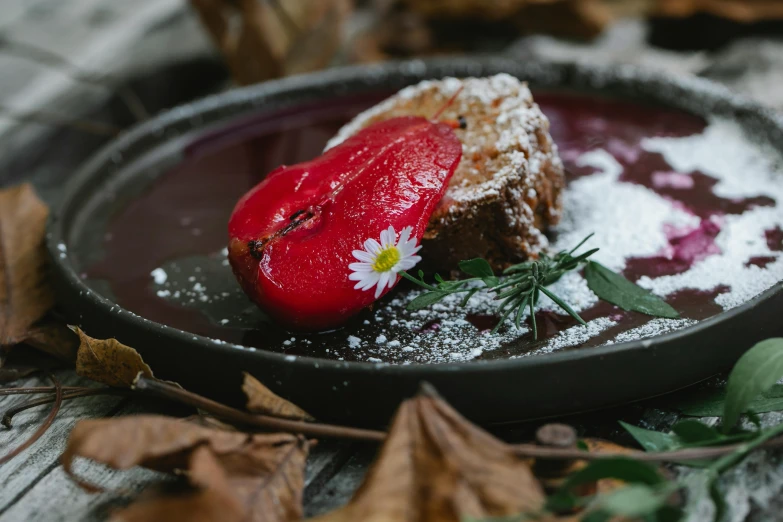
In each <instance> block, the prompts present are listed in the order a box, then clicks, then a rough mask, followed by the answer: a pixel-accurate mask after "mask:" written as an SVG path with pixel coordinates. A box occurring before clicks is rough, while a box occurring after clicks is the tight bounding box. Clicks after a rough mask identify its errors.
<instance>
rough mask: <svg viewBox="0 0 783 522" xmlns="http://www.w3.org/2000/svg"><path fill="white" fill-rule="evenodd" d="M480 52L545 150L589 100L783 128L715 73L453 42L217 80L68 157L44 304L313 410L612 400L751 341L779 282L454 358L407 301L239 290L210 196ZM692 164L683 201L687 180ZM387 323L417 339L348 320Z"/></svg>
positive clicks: (605, 109)
mask: <svg viewBox="0 0 783 522" xmlns="http://www.w3.org/2000/svg"><path fill="white" fill-rule="evenodd" d="M499 72H506V73H509V74H511V75H514V76H517V77H519V78H521V79H524V80H527V81H529V82H530V83H531V86H532V87H533V90H534V92H535V94H536V98H537V100H539V103H541V105H542V107H543V109H544V111H545V112H546V113H547V114H548V115H549V117H550V120H552V129H553V136H554V138H555V140H556V141H557V142H558V144H559V145H560V148H561V153H562V154H563V155H564V157H565V156H567V155H568V152H569V150H570V149H569V147H571V148H578V147H577V145H578V144H579V143H581V144H582V145H584V144H585V143H587V142H590V140H595V139H596V138H597V137H599V138H600V132H605V133H608V134H611V132H612V129H611V128H604V130H603V131H597V130H596V129H589V128H585V129H580V128H579V125H573V123H574V122H575V121H576V122H579V121H587V119H589V118H598V119H601V118H603V120H602V121H604V120H605V121H619V122H621V123H622V125H624V127H623V128H624V129H625V130H623V132H625V133H626V134H628V135H629V136H630V135H633V134H634V133H636V134H640V133H641V134H644V133H645V132H647V131H649V133H651V135H657V136H671V135H689V134H694V133H698V132H701V131H702V130H703V129H704V125H705V123H704V119H703V118H707V117H715V116H719V117H721V118H722V119H724V120H726V121H731V122H733V123H734V124H736V126H737V128H738V129H741V130H742V131H743V132H744V133H745V135H747V136H749V137H750V139H751V140H752V141H753V143H755V144H758V145H759V147H761V149H760V150H762V149H763V150H766V151H767V154H768V155H769V156H770V158H772V159H770V161H773V160H774V161H777V159H778V151H779V150H780V144H781V143H783V131H782V129H781V124H780V122H779V121H777V120H776V119H775V117H774V116H772V115H771V114H769V113H768V112H767V111H765V110H764V109H762V108H760V107H758V106H756V105H753V104H751V103H749V102H747V101H744V100H742V99H738V98H736V97H734V96H732V95H731V94H729V93H728V92H727V91H725V90H723V89H721V88H719V87H716V86H714V85H712V84H710V83H707V82H704V81H699V80H695V79H687V80H686V79H676V80H675V79H671V78H663V77H659V76H654V75H650V74H647V73H643V72H640V71H638V70H635V69H626V68H616V69H595V68H591V67H583V66H575V65H562V64H558V65H555V64H540V63H519V62H515V61H509V60H506V59H499V58H469V59H466V58H460V59H448V60H437V61H429V62H422V61H412V62H402V63H390V64H384V65H377V66H367V67H355V68H346V69H337V70H331V71H327V72H323V73H318V74H314V75H308V76H301V77H294V78H289V79H285V80H280V81H275V82H268V83H265V84H263V85H260V86H255V87H250V88H246V89H241V90H234V91H230V92H227V93H224V94H220V95H217V96H213V97H210V98H207V99H204V100H201V101H198V102H196V103H193V104H190V105H185V106H182V107H179V108H177V109H174V110H171V111H169V112H167V113H165V114H163V115H161V116H159V117H157V118H155V119H154V120H152V121H150V122H147V123H145V124H143V125H140V126H138V127H136V128H134V129H133V130H131V131H130V132H128V133H127V134H125V135H123V136H122V137H121V138H119V139H118V140H117V141H115V142H114V143H112V144H111V145H109V146H108V147H106V148H104V149H103V150H102V151H100V152H99V153H98V154H96V155H95V156H94V157H93V158H92V159H91V160H90V161H89V162H88V163H87V164H86V165H85V166H84V167H83V168H82V169H81V170H80V171H79V172H78V173H77V175H76V176H74V179H73V180H72V181H71V183H70V185H69V186H68V189H67V193H66V194H65V197H64V199H63V203H62V205H61V207H60V208H59V210H58V211H57V213H56V215H55V217H54V219H53V221H52V223H51V227H50V233H49V236H48V248H49V251H50V253H51V256H52V258H53V260H54V273H55V280H56V285H57V291H58V294H59V302H60V303H61V305H62V311H63V313H64V314H65V315H66V316H67V317H68V319H69V320H70V321H72V322H74V323H78V324H80V325H82V326H83V328H84V329H85V330H86V331H87V332H88V333H90V335H92V336H94V337H116V338H118V339H119V340H121V341H122V342H124V343H126V344H129V345H131V346H134V347H135V348H136V349H138V350H139V352H141V353H142V355H143V356H144V358H145V360H146V361H147V362H148V363H149V364H150V365H151V366H152V368H154V369H155V371H156V373H157V374H158V375H159V376H160V377H163V378H166V379H171V380H174V381H177V382H179V383H181V384H182V385H183V386H185V387H187V388H189V389H193V390H194V391H198V392H202V393H204V394H207V395H211V396H214V397H217V398H221V399H226V400H237V399H239V382H240V379H241V371H248V372H250V373H252V374H253V375H255V376H256V377H258V378H259V379H260V380H262V381H263V382H265V383H266V384H267V385H269V386H270V387H271V388H273V389H274V390H275V391H277V392H278V393H280V394H281V395H283V396H285V397H288V398H290V399H291V400H293V401H294V402H296V403H297V404H299V405H301V406H302V407H303V408H305V409H306V410H308V411H310V412H311V413H312V414H314V415H315V416H316V417H319V418H321V419H324V420H341V421H350V422H354V423H357V424H371V423H379V422H384V421H386V420H387V419H388V418H389V415H390V414H391V413H392V411H393V410H394V408H395V407H396V406H397V405H398V404H399V402H400V401H401V400H402V399H404V398H405V397H408V396H410V395H412V394H414V393H415V391H416V389H417V387H418V385H419V383H420V382H422V381H429V382H431V383H432V384H434V385H435V386H436V387H437V388H438V389H439V390H440V392H441V393H442V394H443V395H444V396H445V397H446V398H447V399H448V400H450V401H451V402H452V403H453V404H454V405H455V406H456V407H457V408H458V409H460V410H461V411H463V412H464V413H465V414H467V415H468V416H470V417H471V418H473V419H475V420H477V421H480V422H484V423H490V422H504V421H515V420H522V419H528V418H535V417H543V416H551V415H558V414H565V413H572V412H577V411H585V410H589V409H596V408H603V407H607V406H612V405H617V404H621V403H625V402H629V401H634V400H638V399H642V398H646V397H651V396H655V395H659V394H663V393H666V392H670V391H673V390H676V389H678V388H682V387H684V386H688V385H690V384H693V383H695V382H697V381H700V380H702V379H705V378H707V377H709V376H711V375H713V374H715V373H717V372H719V371H722V370H724V369H726V368H727V367H729V366H730V365H731V364H732V362H733V361H735V360H736V359H737V357H739V355H740V354H742V353H743V352H744V351H745V350H746V349H748V348H749V347H750V346H751V345H752V344H753V343H754V342H756V341H758V340H760V339H763V338H766V337H770V336H772V335H775V334H779V333H781V324H780V320H779V318H780V313H781V310H783V285H781V283H780V282H778V283H776V284H774V286H772V287H771V288H768V289H767V290H766V291H764V292H763V293H762V294H761V295H758V296H756V297H754V298H752V299H750V300H749V301H747V302H745V303H744V304H741V305H739V306H736V307H734V308H732V309H731V310H729V311H723V309H722V308H720V307H716V306H715V305H714V303H712V302H711V301H709V300H705V299H701V298H700V299H701V300H699V299H696V300H695V301H694V299H692V298H693V295H690V296H689V295H680V296H679V297H677V296H675V297H674V299H675V300H677V299H679V301H677V303H678V304H679V306H678V309H679V310H681V311H682V312H683V315H684V316H685V317H689V318H692V319H697V320H699V322H698V323H697V324H695V325H693V326H689V327H686V328H683V329H681V330H678V331H675V332H673V333H668V334H664V335H656V336H653V337H649V338H645V339H642V340H636V341H630V342H617V343H615V344H611V345H602V344H603V342H605V341H607V340H609V339H610V338H609V337H607V338H603V339H602V338H600V336H599V338H597V339H598V340H594V341H593V344H597V345H598V346H590V343H586V344H585V343H582V345H580V346H579V347H573V346H572V347H571V348H570V349H565V350H561V351H556V352H554V353H546V354H537V355H534V356H530V355H529V354H530V353H532V352H533V351H535V350H536V349H537V348H540V343H538V344H536V343H535V342H533V341H532V340H531V339H530V336H529V335H527V336H524V335H523V336H519V338H518V339H513V340H512V341H509V342H507V343H505V344H503V345H502V346H500V347H497V349H493V350H485V351H484V352H483V353H482V354H481V356H480V357H478V358H475V359H473V360H470V361H468V362H450V359H449V357H448V355H449V354H448V353H447V352H448V350H446V351H443V350H442V344H443V343H442V339H443V337H440V336H439V334H438V333H437V332H435V333H432V332H431V330H433V329H437V324H434V325H433V324H430V323H428V322H427V321H425V320H424V319H422V320H421V321H419V322H418V323H417V322H415V321H413V322H412V319H411V318H410V317H408V318H407V319H411V320H409V321H398V322H393V323H392V321H394V317H393V314H394V313H396V312H394V308H393V307H391V308H390V307H388V306H387V307H386V308H383V307H381V308H378V309H376V311H375V312H367V313H366V314H364V315H362V316H360V317H359V318H358V319H357V320H356V321H355V322H354V323H352V324H350V325H348V326H347V327H346V328H344V329H342V330H339V331H337V332H331V333H326V334H318V335H298V334H295V333H290V332H286V331H284V330H282V329H280V328H278V327H276V326H275V325H274V324H271V323H269V322H268V321H267V320H265V318H264V317H263V315H262V314H261V313H260V312H259V311H258V310H256V309H255V307H253V306H252V305H250V304H249V302H248V301H247V300H246V298H245V297H244V296H243V294H242V293H241V292H240V291H239V290H238V288H237V285H236V282H235V281H234V280H233V277H232V275H231V273H230V270H229V269H228V267H227V264H226V263H225V262H224V255H223V254H222V253H221V249H222V248H223V247H224V245H225V243H226V233H225V227H226V222H227V219H228V215H229V213H230V211H231V208H232V206H233V204H234V202H235V201H236V199H237V198H238V197H239V196H240V195H241V194H242V193H244V192H245V191H246V190H247V189H248V188H249V187H250V186H252V185H253V184H255V183H256V182H258V180H259V179H260V177H261V176H262V175H263V174H264V173H266V172H268V171H270V170H271V169H272V168H274V167H276V166H277V165H279V164H281V163H291V162H295V161H302V160H304V159H309V158H311V157H313V156H315V155H317V154H318V153H319V152H320V150H322V148H323V145H324V143H325V142H326V140H327V139H328V138H329V137H330V136H332V135H333V134H334V132H335V131H336V130H337V129H338V128H339V126H340V125H341V124H343V123H345V122H346V121H347V120H348V119H350V117H352V116H353V115H355V114H356V113H358V112H359V111H361V110H363V109H365V108H367V107H369V106H371V105H373V104H374V103H376V102H377V101H379V100H381V99H383V98H384V97H386V96H388V95H389V94H390V93H392V92H395V91H396V90H398V89H400V88H402V87H404V86H406V85H409V84H412V83H415V82H418V81H420V80H422V79H425V78H440V77H444V76H459V77H464V76H486V75H490V74H495V73H499ZM569 119H570V120H569ZM591 121H592V120H591ZM569 122H570V123H569ZM596 133H598V134H596ZM678 133H679V134H678ZM641 134H640V135H639V136H636V138H634V139H636V140H637V141H638V140H640V139H641V138H642V137H644V136H641ZM604 138H606V137H605V136H604ZM580 140H581V141H580ZM568 163H569V162H568V160H567V159H566V164H567V165H568ZM650 168H652V167H650ZM579 169H580V167H579V166H577V165H572V170H573V171H572V172H571V176H572V177H578V176H581V175H585V174H586V173H585V172H578V171H579ZM648 170H649V169H648ZM648 174H649V172H648ZM694 179H696V180H697V184H696V187H695V188H694V187H691V188H692V189H693V191H692V193H691V194H692V196H693V197H692V198H691V200H692V201H691V203H694V204H696V203H698V201H701V200H699V194H702V192H699V191H700V190H701V189H702V188H703V187H701V186H700V185H699V184H698V180H699V179H701V178H698V177H695V178H694ZM631 181H632V182H638V183H640V184H643V182H642V181H640V180H636V181H633V180H631ZM707 188H709V187H707ZM705 190H706V189H705ZM664 195H665V196H667V197H674V198H675V199H676V197H679V196H676V195H674V196H672V195H671V194H664ZM693 198H695V199H693ZM772 203H773V204H774V202H772ZM608 204H611V202H608ZM765 204H769V202H768V201H765V200H764V199H763V198H755V199H754V198H748V199H745V200H742V201H739V200H735V199H732V200H726V201H723V202H721V205H723V207H722V209H723V210H722V211H725V212H728V213H731V212H732V209H734V208H735V207H737V206H742V205H746V206H747V207H748V208H751V207H752V206H754V205H761V206H763V205H765ZM743 208H744V207H743ZM773 232H774V231H773ZM773 235H774V233H773ZM761 261H764V260H761ZM764 262H769V260H767V261H764ZM634 266H638V267H641V268H639V270H640V272H639V273H638V274H633V275H634V276H636V277H638V276H642V275H646V274H647V273H646V272H644V270H645V266H647V265H646V264H645V263H637V264H636V265H634ZM647 268H649V267H647ZM653 268H655V267H653ZM655 269H656V270H660V267H657V268H655ZM670 269H672V267H670V266H668V265H667V267H665V270H670ZM676 270H677V268H676V267H674V271H675V272H676ZM626 275H629V274H628V273H626ZM629 277H630V275H629ZM408 291H409V290H406V289H405V288H402V289H401V290H399V291H398V294H400V295H403V296H404V295H405V292H408ZM702 294H704V293H702ZM702 294H698V295H697V294H694V295H696V297H699V296H702V297H703V295H702ZM704 295H707V294H704ZM398 297H399V295H398ZM708 297H709V295H708ZM713 297H714V296H713ZM394 300H395V298H394V297H392V298H391V301H394ZM397 300H398V301H399V299H397ZM689 303H691V304H689ZM693 303H695V304H693ZM390 306H391V305H390ZM384 310H385V311H384ZM603 312H605V313H612V311H611V310H603ZM615 312H617V310H615ZM384 313H385V314H387V315H386V316H384ZM399 313H400V314H403V313H404V312H402V311H400V312H399ZM585 313H588V314H589V313H590V311H587V312H585ZM389 314H392V316H389ZM615 315H617V314H615ZM620 317H621V318H622V321H625V323H627V324H626V327H627V328H626V329H628V328H630V327H633V326H634V325H636V326H638V325H639V324H642V319H640V318H639V317H638V316H637V315H633V314H625V315H622V314H620ZM469 320H470V321H469V322H471V323H472V326H470V325H468V326H466V328H473V330H475V332H474V337H475V338H478V337H479V336H483V337H482V339H487V334H486V333H482V330H484V329H485V328H486V326H488V325H487V324H485V323H486V322H487V321H490V322H491V321H492V319H491V318H489V317H486V316H481V315H475V314H474V316H472V317H469ZM647 320H649V318H646V317H645V319H644V321H647ZM539 321H541V324H542V325H544V333H545V334H546V335H545V337H546V336H551V335H552V334H553V333H555V332H557V331H558V330H563V329H565V328H566V327H570V326H571V325H570V324H568V323H567V322H564V319H563V318H562V317H560V316H555V315H552V314H549V315H546V314H544V315H542V316H541V317H540V318H539ZM376 323H378V324H376ZM422 323H424V324H422ZM389 324H393V325H395V326H393V327H392V326H389ZM465 324H466V325H467V324H468V323H467V322H465ZM411 325H413V326H411ZM433 326H434V327H435V328H433ZM381 328H386V329H385V330H381ZM379 332H381V333H379ZM389 332H391V334H393V335H394V336H396V337H398V338H400V339H403V345H404V344H405V343H409V344H410V345H413V344H414V341H413V340H416V342H419V341H421V340H422V339H425V338H426V339H428V340H427V341H426V343H429V344H428V345H426V343H424V344H423V345H422V346H424V345H426V346H424V348H421V347H419V348H420V352H415V351H414V350H413V349H412V348H411V349H409V350H408V352H413V354H412V355H411V356H410V357H409V358H408V359H405V356H401V355H399V354H401V353H406V352H403V351H402V350H389V349H388V343H387V345H386V348H387V349H385V350H383V351H378V352H377V353H375V352H373V349H372V348H368V343H367V342H366V339H376V338H377V337H378V336H381V335H383V336H384V337H389V335H388V334H389ZM613 334H617V332H616V331H614V333H613ZM512 337H513V336H512ZM412 339H413V340H412ZM468 339H470V338H468ZM422 342H424V341H422ZM466 343H467V344H470V341H466ZM370 344H372V343H370ZM420 344H421V343H420ZM417 346H418V345H417ZM461 348H462V349H465V348H466V347H465V346H462V347H461ZM467 348H468V349H470V346H467ZM437 350H441V352H438V351H437ZM422 351H423V352H426V353H427V354H429V355H431V354H433V353H436V354H437V353H443V357H440V358H437V357H434V356H433V357H431V358H430V360H429V363H427V364H424V363H421V362H419V361H420V360H422V359H421V358H420V357H419V358H417V356H419V355H421V352H422ZM526 354H527V355H528V356H525V355H526ZM454 359H455V358H454V357H452V358H451V360H454ZM456 359H459V357H456ZM389 363H395V364H389Z"/></svg>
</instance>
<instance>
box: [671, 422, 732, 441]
mask: <svg viewBox="0 0 783 522" xmlns="http://www.w3.org/2000/svg"><path fill="white" fill-rule="evenodd" d="M672 431H673V432H674V434H675V435H677V437H679V439H680V440H681V441H682V442H683V443H685V444H697V443H698V444H700V445H706V444H710V443H715V442H721V441H722V440H723V439H724V438H725V437H724V436H723V435H721V434H720V432H719V431H718V430H716V429H715V428H711V427H710V426H707V425H706V424H704V423H702V422H699V421H697V420H693V419H688V420H684V421H680V422H678V423H677V424H675V425H674V426H672Z"/></svg>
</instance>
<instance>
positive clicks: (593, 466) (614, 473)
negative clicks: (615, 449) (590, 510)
mask: <svg viewBox="0 0 783 522" xmlns="http://www.w3.org/2000/svg"><path fill="white" fill-rule="evenodd" d="M607 478H611V479H617V480H622V481H624V482H628V483H631V484H646V485H648V486H654V485H657V484H663V483H664V482H666V480H665V479H664V478H663V477H662V476H661V474H660V473H658V470H657V469H656V468H655V466H653V465H651V464H648V463H647V462H641V461H638V460H634V459H632V458H628V457H606V458H603V459H599V460H593V461H591V462H590V463H589V464H588V465H587V466H585V467H584V468H582V469H580V470H579V471H577V472H576V473H573V474H571V475H570V476H569V477H568V478H566V480H565V481H564V482H563V485H562V487H561V490H563V491H569V490H571V489H573V488H575V487H576V486H579V485H582V484H587V483H590V482H595V481H596V480H601V479H607Z"/></svg>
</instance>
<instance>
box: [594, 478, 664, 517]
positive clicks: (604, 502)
mask: <svg viewBox="0 0 783 522" xmlns="http://www.w3.org/2000/svg"><path fill="white" fill-rule="evenodd" d="M668 495H669V493H668V492H667V491H660V490H657V489H654V488H651V487H650V486H646V485H644V484H631V485H630V486H626V487H624V488H622V489H618V490H617V491H613V492H611V493H607V494H606V495H602V496H601V497H599V498H598V500H597V502H596V504H597V505H598V506H600V509H602V510H605V511H608V512H609V513H611V514H612V515H620V516H624V517H643V516H646V515H652V514H654V513H655V512H656V511H658V510H659V509H660V508H662V507H663V506H664V505H665V504H666V499H667V497H668Z"/></svg>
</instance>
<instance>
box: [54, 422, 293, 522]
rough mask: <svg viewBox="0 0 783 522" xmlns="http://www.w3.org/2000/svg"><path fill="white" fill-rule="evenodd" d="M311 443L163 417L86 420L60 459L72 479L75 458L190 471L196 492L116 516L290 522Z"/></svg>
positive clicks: (146, 502) (156, 499) (157, 499)
mask: <svg viewBox="0 0 783 522" xmlns="http://www.w3.org/2000/svg"><path fill="white" fill-rule="evenodd" d="M307 452H308V442H307V441H306V440H305V439H303V438H301V437H296V436H294V435H289V434H252V435H251V434H246V433H239V432H230V431H223V430H216V429H211V428H205V427H202V426H198V425H196V424H193V423H190V422H183V421H181V420H177V419H173V418H170V417H163V416H157V415H140V416H129V417H121V418H116V419H100V420H86V421H80V422H79V423H78V424H77V425H76V426H75V427H74V429H73V431H72V432H71V436H70V438H69V440H68V446H67V447H66V449H65V452H64V453H63V456H62V459H61V460H62V464H63V468H64V469H65V471H66V473H68V474H69V475H70V476H71V477H73V478H74V479H75V480H76V481H77V482H78V483H79V484H81V485H82V486H83V487H85V488H86V489H88V490H90V491H95V490H96V488H95V487H94V486H92V485H90V484H86V483H84V482H83V481H81V480H80V479H78V478H77V477H75V476H74V474H73V470H72V464H73V460H74V458H75V457H84V458H88V459H91V460H94V461H96V462H100V463H103V464H105V465H107V466H109V467H111V468H114V469H128V468H131V467H133V466H144V467H147V468H150V469H154V470H157V471H163V472H173V471H176V470H184V471H186V476H187V478H188V482H189V483H190V485H191V486H192V487H193V489H192V490H191V491H188V492H187V493H184V494H179V495H175V496H157V497H154V498H152V499H149V500H144V501H141V502H138V503H136V504H133V505H131V506H130V507H128V508H125V509H123V510H121V511H120V512H117V513H116V514H115V516H114V518H115V519H117V520H124V521H126V522H136V521H139V522H140V521H145V522H147V521H157V520H160V521H164V520H165V521H167V522H168V521H176V520H188V521H190V520H195V521H202V520H203V521H212V520H221V521H226V522H233V521H237V522H238V521H245V520H250V521H256V520H264V521H269V522H285V521H290V520H299V519H300V518H301V516H302V491H303V489H304V468H305V461H306V459H307Z"/></svg>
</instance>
